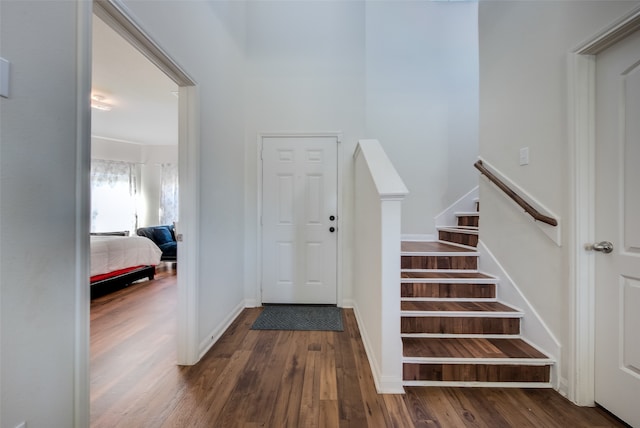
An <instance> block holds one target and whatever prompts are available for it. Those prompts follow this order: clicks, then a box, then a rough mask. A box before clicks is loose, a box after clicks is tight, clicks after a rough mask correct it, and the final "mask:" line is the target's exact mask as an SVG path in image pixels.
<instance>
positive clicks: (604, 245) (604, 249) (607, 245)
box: [587, 241, 613, 254]
mask: <svg viewBox="0 0 640 428" xmlns="http://www.w3.org/2000/svg"><path fill="white" fill-rule="evenodd" d="M587 250H593V251H600V252H601V253H605V254H609V253H610V252H612V251H613V244H612V243H611V242H609V241H601V242H598V243H596V244H593V245H587Z"/></svg>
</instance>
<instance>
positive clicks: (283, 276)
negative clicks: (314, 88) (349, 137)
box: [261, 137, 338, 304]
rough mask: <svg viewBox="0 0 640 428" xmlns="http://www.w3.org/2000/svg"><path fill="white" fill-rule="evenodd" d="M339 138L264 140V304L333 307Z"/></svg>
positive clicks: (334, 298) (335, 294) (269, 138)
mask: <svg viewBox="0 0 640 428" xmlns="http://www.w3.org/2000/svg"><path fill="white" fill-rule="evenodd" d="M337 151H338V141H337V137H263V139H262V219H261V222H262V284H261V285H262V302H263V303H316V304H320V303H322V304H335V303H337V290H336V285H337V278H336V263H337V260H336V258H337V238H336V236H337V233H338V221H337V215H338V213H337V208H338V202H337V201H338V198H337V166H338V165H337V164H338V159H337Z"/></svg>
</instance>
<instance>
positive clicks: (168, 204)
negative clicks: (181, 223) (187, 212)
mask: <svg viewBox="0 0 640 428" xmlns="http://www.w3.org/2000/svg"><path fill="white" fill-rule="evenodd" d="M176 221H178V165H176V164H171V163H163V164H162V174H161V176H160V224H172V223H173V222H176Z"/></svg>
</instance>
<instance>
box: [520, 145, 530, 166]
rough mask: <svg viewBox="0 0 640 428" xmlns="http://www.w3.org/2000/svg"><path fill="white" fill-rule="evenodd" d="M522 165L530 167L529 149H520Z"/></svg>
mask: <svg viewBox="0 0 640 428" xmlns="http://www.w3.org/2000/svg"><path fill="white" fill-rule="evenodd" d="M520 165H529V147H523V148H521V149H520Z"/></svg>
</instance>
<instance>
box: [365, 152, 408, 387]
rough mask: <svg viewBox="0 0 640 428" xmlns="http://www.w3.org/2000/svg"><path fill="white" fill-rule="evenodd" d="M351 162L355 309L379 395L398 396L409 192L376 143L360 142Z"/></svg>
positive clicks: (400, 380)
mask: <svg viewBox="0 0 640 428" xmlns="http://www.w3.org/2000/svg"><path fill="white" fill-rule="evenodd" d="M354 162H355V186H356V188H355V195H356V198H355V213H356V227H355V234H354V235H355V239H354V249H355V251H354V296H353V298H354V299H353V301H354V310H355V313H356V317H357V320H358V326H359V328H360V331H361V334H362V340H363V342H364V345H365V348H366V350H367V357H368V358H369V363H370V365H371V371H372V373H373V377H374V381H375V383H376V388H377V390H378V392H380V393H389V394H392V393H393V394H397V393H403V392H404V389H403V387H402V340H401V337H400V247H401V215H402V206H401V204H402V200H403V199H404V197H405V196H406V195H407V193H408V190H407V188H406V186H405V185H404V183H403V182H402V179H401V178H400V176H399V175H398V173H397V171H396V170H395V168H394V167H393V165H392V164H391V162H390V161H389V159H388V158H387V156H386V154H385V153H384V150H383V149H382V147H381V146H380V143H379V142H378V141H376V140H361V141H360V142H359V144H358V147H357V149H356V152H355V153H354Z"/></svg>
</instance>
